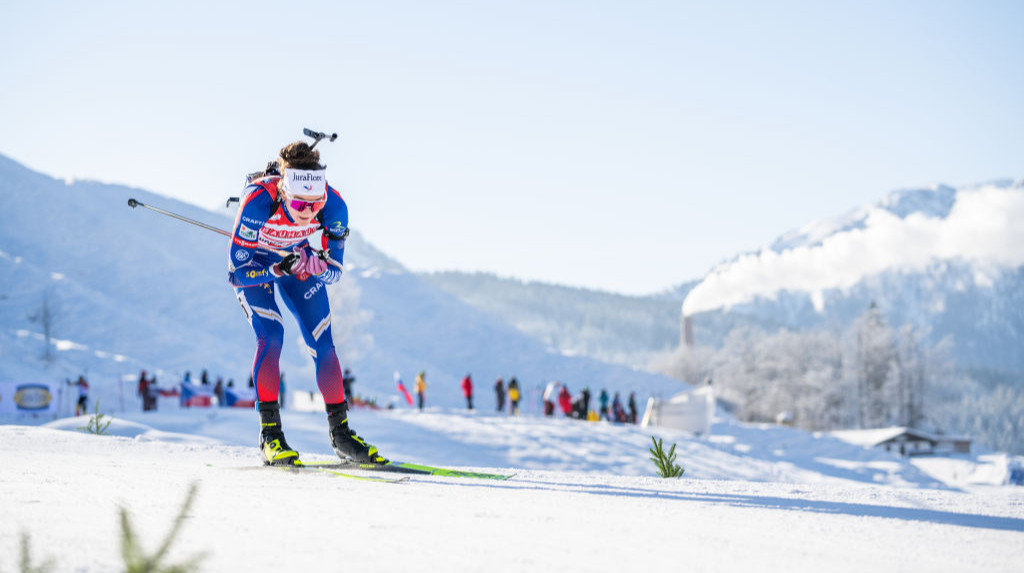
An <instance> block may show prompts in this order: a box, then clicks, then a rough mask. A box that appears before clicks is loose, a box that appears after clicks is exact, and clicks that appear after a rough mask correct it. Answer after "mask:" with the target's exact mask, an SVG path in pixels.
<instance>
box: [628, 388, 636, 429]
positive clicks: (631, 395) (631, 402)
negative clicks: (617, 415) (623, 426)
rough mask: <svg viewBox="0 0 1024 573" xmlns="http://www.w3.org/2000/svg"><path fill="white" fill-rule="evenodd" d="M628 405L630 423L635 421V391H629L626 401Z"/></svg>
mask: <svg viewBox="0 0 1024 573" xmlns="http://www.w3.org/2000/svg"><path fill="white" fill-rule="evenodd" d="M627 404H628V407H629V420H628V422H629V423H630V424H635V423H636V392H630V393H629V401H628V402H627Z"/></svg>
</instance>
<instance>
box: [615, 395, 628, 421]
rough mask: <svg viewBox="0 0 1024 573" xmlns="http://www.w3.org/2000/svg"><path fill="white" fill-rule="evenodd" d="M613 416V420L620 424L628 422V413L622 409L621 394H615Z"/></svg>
mask: <svg viewBox="0 0 1024 573" xmlns="http://www.w3.org/2000/svg"><path fill="white" fill-rule="evenodd" d="M612 414H613V416H614V417H613V418H612V419H613V420H614V421H616V422H619V423H623V422H625V421H626V411H625V410H624V409H623V408H622V400H619V393H618V392H616V393H615V398H614V399H612Z"/></svg>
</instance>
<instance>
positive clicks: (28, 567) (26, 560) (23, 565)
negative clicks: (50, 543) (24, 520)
mask: <svg viewBox="0 0 1024 573" xmlns="http://www.w3.org/2000/svg"><path fill="white" fill-rule="evenodd" d="M31 549H32V547H31V543H30V538H29V534H28V533H24V532H22V534H21V556H20V559H18V571H19V572H20V573H50V571H53V570H54V568H55V567H56V564H55V563H54V561H53V558H52V557H47V558H46V559H45V560H44V561H43V562H42V563H40V564H39V565H32V552H31Z"/></svg>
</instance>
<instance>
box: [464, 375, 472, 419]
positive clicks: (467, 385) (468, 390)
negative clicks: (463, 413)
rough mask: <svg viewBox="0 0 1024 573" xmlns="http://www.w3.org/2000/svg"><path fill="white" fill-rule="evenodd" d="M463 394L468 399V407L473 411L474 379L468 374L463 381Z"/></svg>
mask: <svg viewBox="0 0 1024 573" xmlns="http://www.w3.org/2000/svg"><path fill="white" fill-rule="evenodd" d="M462 394H463V395H464V396H465V397H466V407H468V408H469V409H470V410H472V409H473V379H472V378H471V377H470V376H469V374H466V377H465V378H463V379H462Z"/></svg>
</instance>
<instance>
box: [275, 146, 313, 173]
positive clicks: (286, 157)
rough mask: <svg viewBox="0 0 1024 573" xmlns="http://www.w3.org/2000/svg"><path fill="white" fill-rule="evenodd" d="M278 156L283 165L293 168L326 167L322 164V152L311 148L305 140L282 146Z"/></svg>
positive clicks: (283, 166)
mask: <svg viewBox="0 0 1024 573" xmlns="http://www.w3.org/2000/svg"><path fill="white" fill-rule="evenodd" d="M278 157H280V160H281V167H282V168H288V167H291V168H292V169H310V170H312V169H324V166H323V165H320V152H319V151H317V150H315V149H311V148H310V147H309V144H308V143H306V142H305V141H296V142H295V143H289V144H288V145H285V146H284V147H282V148H281V151H280V153H278Z"/></svg>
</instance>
